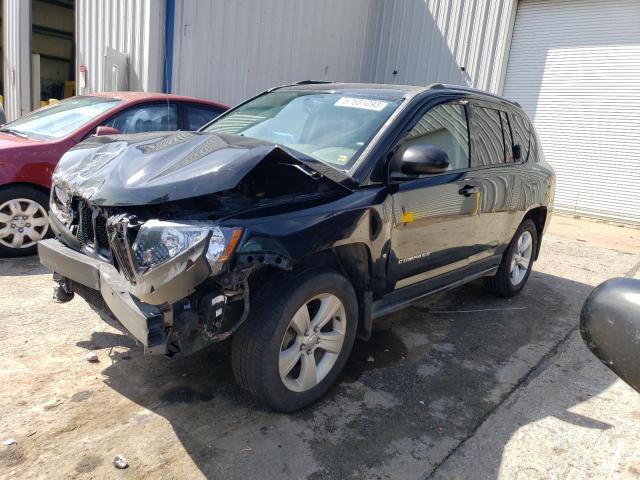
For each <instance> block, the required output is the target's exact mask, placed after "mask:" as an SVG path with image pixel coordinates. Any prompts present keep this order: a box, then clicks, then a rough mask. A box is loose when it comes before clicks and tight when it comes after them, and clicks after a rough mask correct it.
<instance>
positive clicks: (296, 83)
mask: <svg viewBox="0 0 640 480" xmlns="http://www.w3.org/2000/svg"><path fill="white" fill-rule="evenodd" d="M314 83H333V82H332V81H330V80H300V81H299V82H295V83H294V84H293V85H313V84H314Z"/></svg>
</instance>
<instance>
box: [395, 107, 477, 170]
mask: <svg viewBox="0 0 640 480" xmlns="http://www.w3.org/2000/svg"><path fill="white" fill-rule="evenodd" d="M413 144H424V145H434V146H436V147H439V148H441V149H442V150H444V151H445V152H447V155H448V156H449V168H448V170H459V169H462V168H469V131H468V128H467V114H466V112H465V108H464V105H461V104H459V103H447V104H443V105H437V106H435V107H433V108H432V109H430V110H429V111H428V112H427V113H425V114H424V115H423V116H422V118H420V120H418V123H416V124H415V126H414V127H413V128H412V129H411V131H410V132H409V133H408V134H407V135H406V136H405V137H404V138H403V139H402V145H404V146H410V145H413Z"/></svg>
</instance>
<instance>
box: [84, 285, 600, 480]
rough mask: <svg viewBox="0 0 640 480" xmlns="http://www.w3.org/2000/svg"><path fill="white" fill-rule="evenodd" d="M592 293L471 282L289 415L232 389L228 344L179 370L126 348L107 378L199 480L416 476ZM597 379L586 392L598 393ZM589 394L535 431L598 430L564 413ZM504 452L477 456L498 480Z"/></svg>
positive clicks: (564, 329)
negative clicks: (498, 288)
mask: <svg viewBox="0 0 640 480" xmlns="http://www.w3.org/2000/svg"><path fill="white" fill-rule="evenodd" d="M590 291H591V287H590V286H588V285H585V284H581V283H577V282H573V281H569V280H566V279H563V278H559V277H555V276H551V275H546V274H541V273H537V272H534V273H533V275H532V277H531V279H530V282H529V285H528V286H527V288H526V289H525V290H524V291H523V292H522V293H521V294H520V295H519V296H518V297H516V298H514V299H512V300H506V299H501V298H497V297H493V296H490V295H487V294H486V293H485V292H484V290H483V288H482V286H481V284H480V283H472V284H469V285H467V286H464V287H461V288H459V289H457V290H453V291H450V292H448V293H445V294H441V295H439V296H437V297H432V298H431V299H429V300H428V301H424V302H421V303H419V304H417V305H415V306H413V307H410V308H408V309H406V310H404V311H401V312H398V313H396V314H394V315H391V316H389V317H386V318H384V319H382V320H381V321H380V322H378V323H377V324H376V330H375V332H374V336H373V339H372V341H371V342H368V343H364V342H358V343H357V344H356V346H355V350H354V353H353V355H352V358H351V360H350V362H349V364H348V366H347V368H346V370H345V372H344V374H343V375H342V378H341V380H340V382H339V383H338V385H336V386H335V387H334V388H333V389H332V391H331V392H330V393H329V395H328V396H327V397H326V398H325V399H324V400H323V401H321V402H320V403H318V404H317V405H315V406H312V407H310V408H308V409H306V410H304V411H303V412H300V413H296V414H293V415H288V416H287V415H280V414H275V413H271V412H269V411H267V410H265V409H264V407H263V406H262V405H260V404H258V403H257V402H256V401H255V400H253V399H252V398H251V397H250V396H249V395H248V394H246V393H245V392H243V391H242V390H240V389H239V388H238V387H237V386H236V384H235V383H234V380H233V375H232V373H231V367H230V359H229V352H228V346H225V345H221V346H216V347H213V348H211V349H208V350H206V351H203V352H200V353H198V354H195V355H193V356H191V357H186V358H182V359H177V360H167V359H164V358H157V357H144V356H142V353H141V351H140V350H139V349H136V348H135V347H134V348H132V349H131V350H130V351H128V352H127V353H126V354H117V355H115V356H114V357H113V360H114V362H113V364H112V365H111V366H109V367H108V368H107V369H106V370H105V371H104V372H103V373H105V374H106V375H107V376H108V381H107V383H108V385H109V386H110V387H111V388H113V389H115V390H117V391H118V392H120V393H121V394H122V395H125V396H126V397H128V398H130V399H131V400H133V401H134V402H136V403H138V404H140V405H141V406H143V407H145V408H148V409H151V410H153V411H154V412H156V413H157V414H160V415H162V416H163V417H165V418H166V419H167V420H168V421H169V422H170V423H171V425H172V426H173V429H174V430H175V433H176V435H177V438H178V439H179V441H180V442H182V444H183V446H184V448H185V450H186V451H187V452H188V454H189V455H190V456H191V458H192V459H193V461H194V463H195V464H196V465H197V467H198V468H199V469H200V471H201V472H202V473H203V474H204V475H205V476H206V477H207V478H221V477H224V478H227V479H232V478H253V477H255V476H256V475H259V476H260V478H275V477H278V478H280V477H282V476H283V475H285V476H286V477H292V478H336V479H343V478H349V477H352V476H356V477H367V478H400V477H401V478H414V477H415V478H425V477H428V476H429V475H431V474H432V473H433V472H434V471H435V469H436V468H437V466H438V465H439V464H440V463H441V462H443V460H445V459H446V458H447V456H448V455H449V454H450V453H451V452H452V451H454V450H455V449H456V448H457V447H458V446H459V445H460V443H461V442H463V441H464V440H465V439H466V438H468V437H469V436H470V435H472V434H473V432H474V431H475V430H476V429H477V428H478V426H479V425H480V424H481V423H482V421H483V420H484V419H485V418H486V417H487V416H488V415H489V414H490V413H491V412H492V411H493V410H494V409H495V408H496V407H497V406H498V405H499V404H500V403H501V402H502V401H503V400H504V399H505V398H506V396H507V395H508V394H509V393H510V392H512V391H513V390H514V389H515V388H517V386H518V385H519V384H520V383H521V382H523V381H524V380H525V379H526V378H527V377H528V376H529V378H530V377H531V376H532V375H536V374H537V373H536V372H537V370H536V367H538V366H539V365H540V364H541V362H543V361H544V360H545V359H546V358H547V357H548V356H550V355H551V354H552V353H553V352H554V351H555V349H556V348H557V347H558V346H559V345H560V344H561V343H562V341H563V339H566V338H567V337H568V335H569V334H570V333H571V332H573V331H575V328H576V326H577V322H578V315H579V311H580V307H581V305H582V302H583V301H584V299H585V298H586V296H587V295H588V293H589V292H590ZM111 345H113V346H123V345H128V343H127V340H125V339H123V338H120V336H119V335H116V334H109V335H106V336H105V334H100V333H96V334H94V336H93V338H92V339H91V340H90V341H87V343H85V344H82V345H81V346H84V347H85V348H102V347H105V346H111ZM538 370H539V369H538ZM606 378H607V379H609V380H606V379H603V380H602V382H601V383H600V384H598V385H591V387H592V388H591V390H590V391H589V392H588V393H585V394H584V395H585V396H588V395H591V394H594V392H596V393H597V392H600V391H602V390H604V389H605V388H607V387H608V386H609V382H610V377H606ZM585 398H586V397H585ZM585 398H582V397H577V398H575V401H572V402H569V403H568V404H563V405H561V406H560V407H559V406H558V403H556V402H554V403H550V404H549V409H545V408H542V409H541V410H540V411H539V412H536V415H537V416H538V417H535V418H532V419H531V421H535V420H536V419H537V418H542V417H544V416H549V415H553V416H556V417H559V418H562V419H563V420H565V421H567V422H579V423H580V425H582V426H588V427H590V428H607V425H605V424H601V423H600V422H597V421H595V420H590V419H586V418H584V417H580V418H576V417H577V416H576V415H575V414H572V413H571V412H569V411H568V409H569V408H570V407H572V406H573V405H574V404H575V403H580V402H581V401H583V400H584V399H585ZM520 426H521V425H513V431H514V432H515V431H516V430H517V429H518V428H519V427H520ZM502 447H503V445H491V446H488V448H487V455H490V456H492V461H493V462H495V473H496V476H497V474H498V470H499V466H500V459H501V452H502Z"/></svg>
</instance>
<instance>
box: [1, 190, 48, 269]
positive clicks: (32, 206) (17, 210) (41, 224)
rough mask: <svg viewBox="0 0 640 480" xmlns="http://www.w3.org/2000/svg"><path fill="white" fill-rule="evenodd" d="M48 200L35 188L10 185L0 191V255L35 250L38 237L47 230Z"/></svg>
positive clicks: (34, 251) (43, 236) (17, 254)
mask: <svg viewBox="0 0 640 480" xmlns="http://www.w3.org/2000/svg"><path fill="white" fill-rule="evenodd" d="M48 201H49V199H48V198H47V196H46V195H45V194H44V193H42V192H41V191H40V190H37V189H35V188H30V187H11V188H7V189H6V190H1V191H0V256H2V257H16V256H21V255H33V254H34V253H36V249H37V243H38V241H39V240H42V239H43V238H45V236H46V235H47V233H48V232H49V217H48V215H47V204H48Z"/></svg>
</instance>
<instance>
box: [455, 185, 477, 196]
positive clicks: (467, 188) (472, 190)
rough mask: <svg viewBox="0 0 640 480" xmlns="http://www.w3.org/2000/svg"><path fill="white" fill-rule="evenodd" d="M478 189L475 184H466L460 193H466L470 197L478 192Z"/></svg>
mask: <svg viewBox="0 0 640 480" xmlns="http://www.w3.org/2000/svg"><path fill="white" fill-rule="evenodd" d="M478 191H479V190H478V187H476V186H475V185H465V186H464V187H462V188H461V189H460V190H458V193H459V194H460V195H464V196H465V197H470V196H471V195H473V194H474V193H478Z"/></svg>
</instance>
